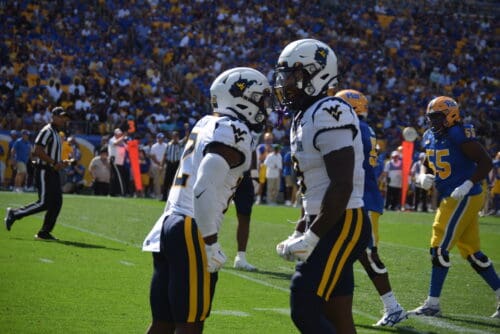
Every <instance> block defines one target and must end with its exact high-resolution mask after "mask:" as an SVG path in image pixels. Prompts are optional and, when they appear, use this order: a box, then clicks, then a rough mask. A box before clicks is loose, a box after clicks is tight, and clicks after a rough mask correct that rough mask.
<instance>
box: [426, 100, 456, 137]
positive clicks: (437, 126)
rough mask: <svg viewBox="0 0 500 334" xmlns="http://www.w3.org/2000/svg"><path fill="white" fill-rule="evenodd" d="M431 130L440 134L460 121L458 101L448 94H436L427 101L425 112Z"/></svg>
mask: <svg viewBox="0 0 500 334" xmlns="http://www.w3.org/2000/svg"><path fill="white" fill-rule="evenodd" d="M426 116H427V119H428V120H429V122H430V124H431V130H432V132H434V133H436V134H440V133H442V132H443V131H445V130H446V128H450V127H452V126H454V125H455V124H457V123H459V122H460V121H461V118H460V111H459V109H458V103H457V101H455V100H454V99H452V98H451V97H448V96H438V97H436V98H435V99H433V100H432V101H431V102H429V105H428V106H427V112H426Z"/></svg>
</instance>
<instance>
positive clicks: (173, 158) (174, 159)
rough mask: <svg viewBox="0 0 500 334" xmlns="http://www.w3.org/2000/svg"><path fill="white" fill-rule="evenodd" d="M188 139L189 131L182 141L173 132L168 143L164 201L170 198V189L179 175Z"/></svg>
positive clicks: (165, 159) (165, 161)
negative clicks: (178, 169)
mask: <svg viewBox="0 0 500 334" xmlns="http://www.w3.org/2000/svg"><path fill="white" fill-rule="evenodd" d="M188 138H189V133H188V132H187V131H186V135H185V136H184V138H183V139H182V140H179V132H178V131H174V132H172V139H171V140H170V141H169V142H168V143H167V148H166V150H165V155H164V164H163V165H164V166H166V168H165V178H164V179H163V197H162V201H166V200H167V198H168V193H169V192H170V187H171V186H172V182H173V181H174V177H175V174H176V173H177V168H179V163H180V160H181V156H182V152H183V150H184V145H185V144H186V141H187V139H188Z"/></svg>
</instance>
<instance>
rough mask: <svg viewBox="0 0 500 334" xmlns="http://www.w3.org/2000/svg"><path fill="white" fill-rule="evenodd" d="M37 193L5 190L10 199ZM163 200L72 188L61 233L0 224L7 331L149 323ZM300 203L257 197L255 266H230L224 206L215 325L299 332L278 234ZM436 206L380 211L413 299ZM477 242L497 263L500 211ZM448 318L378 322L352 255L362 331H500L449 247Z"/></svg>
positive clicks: (399, 275) (388, 254) (387, 251)
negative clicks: (260, 202)
mask: <svg viewBox="0 0 500 334" xmlns="http://www.w3.org/2000/svg"><path fill="white" fill-rule="evenodd" d="M35 199H36V196H35V194H16V193H10V192H0V209H1V210H2V211H0V212H1V217H2V219H3V216H4V213H5V208H6V207H8V206H13V207H18V206H21V205H23V204H27V203H28V202H30V201H33V200H35ZM162 210H163V203H161V202H159V201H156V200H150V199H124V198H99V197H93V196H71V195H70V196H65V197H64V205H63V209H62V211H61V214H60V216H59V220H58V223H57V225H56V228H55V230H54V235H55V236H57V237H58V238H59V239H61V241H59V242H57V243H50V242H40V241H35V240H34V239H33V236H34V234H35V233H36V232H37V231H38V228H39V227H40V225H41V222H42V218H43V215H42V214H38V215H35V216H31V217H27V218H25V219H23V220H20V221H16V223H15V224H14V226H13V228H12V231H10V232H7V231H6V230H5V228H4V226H2V228H1V231H0V333H4V334H7V333H144V332H145V330H146V328H147V326H148V324H149V322H150V311H149V300H148V293H149V292H148V291H149V282H150V278H151V272H152V264H151V262H152V261H151V255H150V254H149V253H143V252H141V250H140V245H141V243H142V240H143V238H144V237H145V235H146V234H147V232H148V231H149V230H150V228H151V227H152V226H153V224H154V222H155V221H156V219H157V218H158V217H159V215H160V214H161V212H162ZM298 215H299V210H298V209H293V208H287V207H268V206H256V207H254V215H253V217H252V226H251V236H250V241H249V247H248V252H247V257H248V260H249V261H250V262H251V263H252V264H254V265H256V266H257V267H258V268H259V272H256V273H247V272H242V271H236V270H234V269H232V261H233V258H234V256H235V254H236V238H235V230H236V218H235V213H234V209H233V207H231V209H230V210H229V211H228V213H227V216H226V219H225V221H224V224H223V226H222V231H221V234H220V241H221V244H222V247H223V249H224V251H225V253H226V254H227V255H228V263H227V264H226V266H225V268H224V269H223V270H222V272H221V273H220V275H219V282H218V285H217V290H216V295H215V300H214V303H213V308H212V314H211V316H210V317H209V319H208V320H207V321H206V323H205V333H208V334H234V333H238V334H247V333H248V334H250V333H262V334H267V333H271V334H288V333H297V330H296V329H295V327H294V326H293V323H292V321H291V319H290V316H289V305H288V296H289V293H288V286H289V281H290V276H291V274H292V273H293V270H294V266H293V264H292V263H290V262H285V261H283V260H282V259H280V258H279V257H278V256H277V255H276V252H275V245H276V244H277V243H278V242H279V241H281V240H282V239H284V238H286V237H287V236H288V235H289V234H290V233H291V231H292V229H293V225H292V224H290V223H288V222H287V220H295V219H296V218H297V217H298ZM432 218H433V216H432V214H422V213H394V212H387V213H386V214H384V215H383V216H382V217H381V220H380V235H381V243H380V254H381V257H382V259H383V261H384V262H385V264H386V266H387V267H388V268H389V273H390V277H391V283H392V286H393V291H394V292H395V294H396V296H397V298H398V300H399V302H400V303H401V304H402V305H403V307H405V308H406V309H412V308H415V307H417V306H418V305H419V304H420V303H421V302H422V301H423V300H424V299H425V297H426V296H427V290H428V281H429V273H430V261H429V255H428V242H429V237H430V233H431V222H432ZM480 221H481V238H482V249H483V251H484V252H485V253H486V254H488V255H489V256H490V257H491V258H492V260H493V261H496V262H494V263H495V266H496V268H497V270H498V269H499V268H500V242H499V240H500V218H496V217H485V218H481V220H480ZM451 259H452V268H451V270H450V273H449V275H448V279H447V281H446V284H445V287H444V291H443V296H442V300H441V307H442V311H443V314H444V316H443V317H441V318H418V319H415V318H412V319H408V320H406V321H405V322H402V323H401V324H399V325H398V326H397V327H395V328H383V329H379V328H373V327H372V326H371V324H373V323H374V322H376V321H377V320H378V319H379V317H380V316H381V314H382V303H381V301H380V299H379V297H378V295H377V293H376V291H375V289H374V287H373V286H372V284H371V282H370V280H369V279H368V277H367V276H366V274H365V273H364V271H363V270H362V268H361V266H360V265H358V264H357V265H356V267H355V271H356V290H355V300H354V314H355V322H356V327H357V330H358V333H384V332H399V333H474V334H483V333H500V321H498V320H497V319H491V318H489V316H490V315H491V314H492V313H493V312H494V309H495V305H496V300H495V297H494V293H493V292H492V291H490V289H489V287H488V286H487V285H486V283H484V282H483V281H482V279H481V278H480V277H479V276H478V275H477V274H476V273H475V272H474V271H473V270H472V269H471V268H470V266H469V265H468V263H467V262H465V261H464V260H462V259H461V258H460V256H459V255H458V252H457V251H456V250H454V251H453V253H452V257H451Z"/></svg>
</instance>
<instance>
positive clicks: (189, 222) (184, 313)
mask: <svg viewBox="0 0 500 334" xmlns="http://www.w3.org/2000/svg"><path fill="white" fill-rule="evenodd" d="M210 96H211V104H212V107H213V108H214V114H213V115H208V116H205V117H203V118H202V119H200V120H199V121H198V122H197V123H196V124H195V126H194V128H193V130H192V132H191V134H190V136H189V140H188V142H187V143H186V146H185V149H184V152H183V156H182V158H181V162H180V165H179V168H178V170H177V174H176V177H175V180H174V183H173V185H172V188H171V190H170V193H169V196H168V200H167V203H166V206H165V211H164V213H163V214H162V215H161V217H160V218H159V219H158V221H157V222H156V224H155V225H154V227H153V229H152V230H151V232H150V233H149V234H148V236H147V237H146V239H145V240H144V244H143V250H144V251H150V252H153V266H154V272H153V279H152V282H151V290H150V303H151V311H152V317H153V321H152V324H151V326H150V328H149V330H148V333H172V334H173V333H174V332H175V333H176V334H179V333H201V332H202V331H203V322H204V320H205V319H206V317H207V316H208V315H209V313H210V307H211V303H212V298H213V294H214V290H215V283H216V281H217V272H218V270H219V269H220V268H221V267H222V266H223V265H224V263H225V262H226V256H225V254H224V253H223V251H222V249H221V246H220V244H219V243H218V241H217V234H218V232H219V229H220V224H221V222H222V220H223V217H224V212H225V211H226V209H227V206H228V205H229V202H230V199H231V197H232V196H233V193H234V190H235V189H236V187H237V184H238V181H239V179H240V178H241V177H242V174H243V172H244V171H246V170H248V169H249V167H250V162H251V152H252V140H253V138H254V137H253V136H252V134H253V133H258V132H261V131H262V130H263V127H264V124H265V121H266V119H267V115H268V106H270V103H268V102H270V100H271V99H270V85H269V82H268V81H267V79H266V77H265V76H264V75H263V74H262V73H260V72H258V71H256V70H254V69H251V68H247V67H238V68H233V69H231V70H228V71H226V72H224V73H222V74H221V75H219V76H218V77H217V78H216V79H215V81H214V82H213V83H212V86H211V87H210Z"/></svg>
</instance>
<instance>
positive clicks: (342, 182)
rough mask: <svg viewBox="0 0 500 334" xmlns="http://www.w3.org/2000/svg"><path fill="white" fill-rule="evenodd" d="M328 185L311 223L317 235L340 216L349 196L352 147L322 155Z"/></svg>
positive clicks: (350, 191)
mask: <svg viewBox="0 0 500 334" xmlns="http://www.w3.org/2000/svg"><path fill="white" fill-rule="evenodd" d="M323 160H324V162H325V167H326V172H327V173H328V177H329V178H330V185H329V186H328V189H327V190H326V193H325V195H324V197H323V200H322V202H321V209H320V212H319V214H318V215H317V216H316V219H315V220H314V222H313V223H312V225H311V231H312V232H314V233H315V234H316V235H317V236H318V237H320V238H321V237H322V236H323V235H325V234H326V233H327V232H328V230H330V228H331V227H332V226H333V225H334V224H336V223H337V221H338V220H339V219H340V218H341V217H342V215H343V214H344V211H345V209H346V207H347V203H348V202H349V198H350V197H351V193H352V189H353V175H354V147H353V146H347V147H343V148H341V149H339V150H335V151H332V152H330V153H328V154H326V155H325V156H324V157H323Z"/></svg>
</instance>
